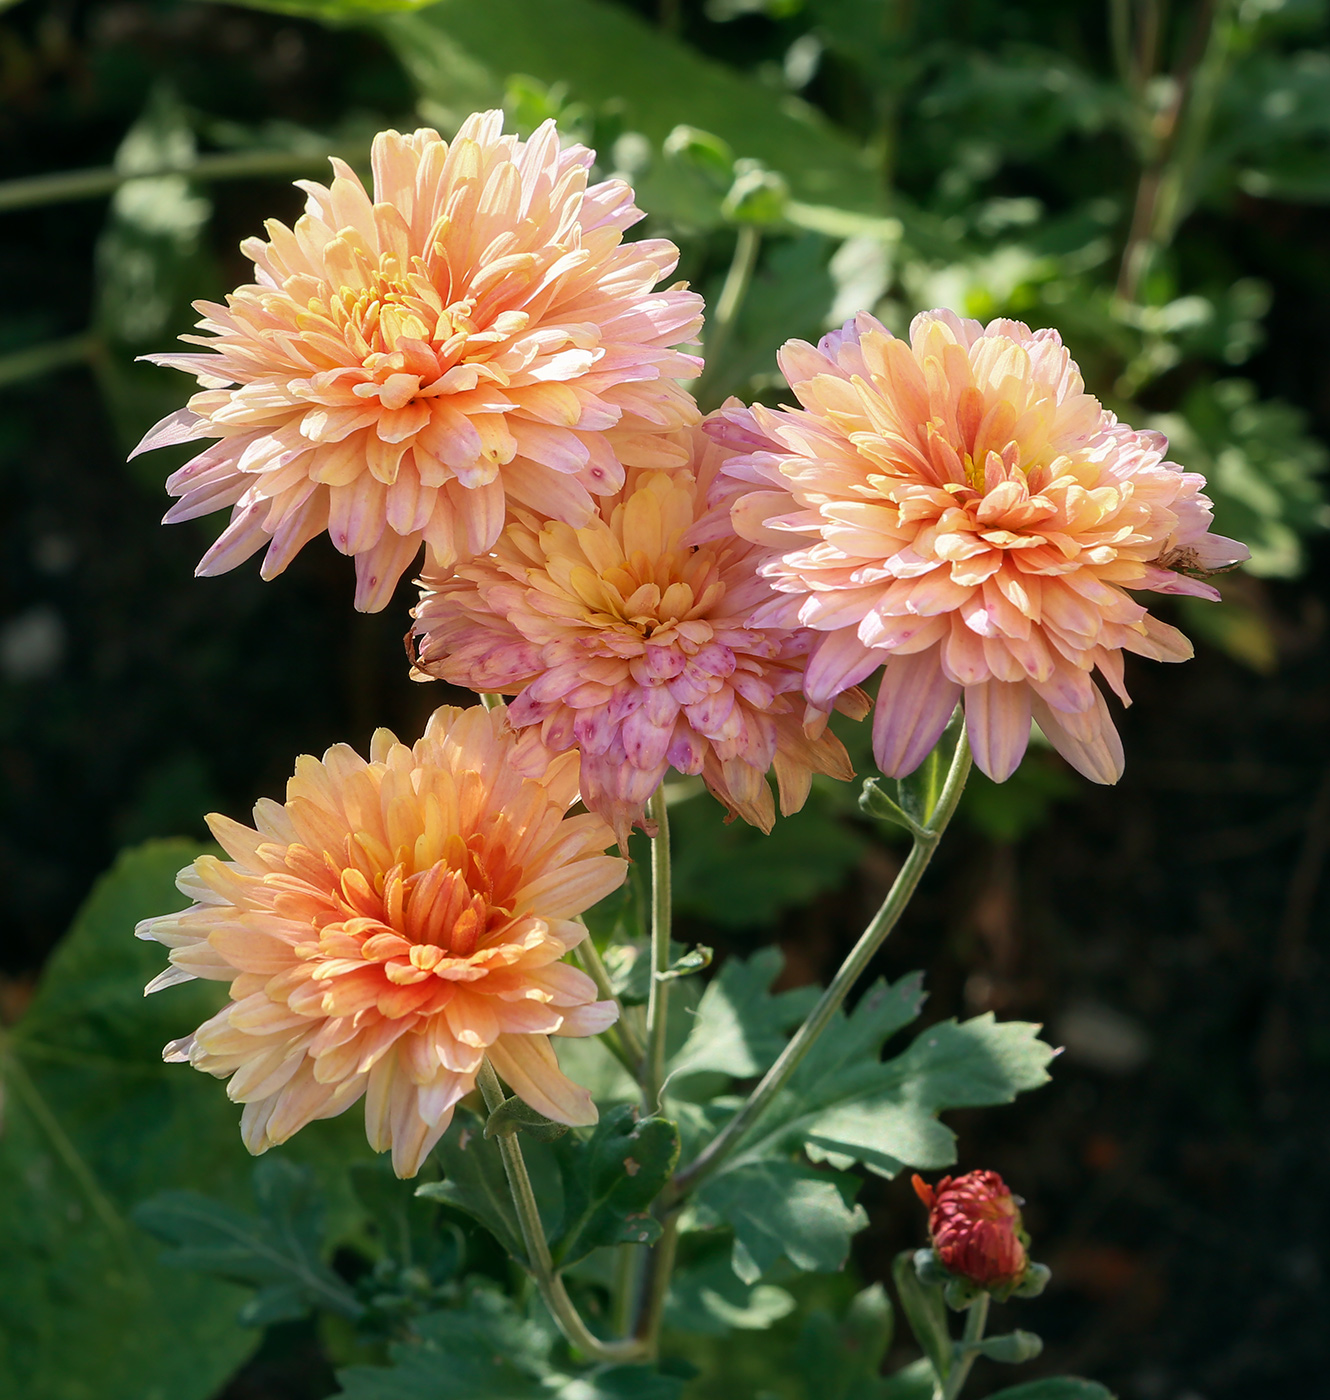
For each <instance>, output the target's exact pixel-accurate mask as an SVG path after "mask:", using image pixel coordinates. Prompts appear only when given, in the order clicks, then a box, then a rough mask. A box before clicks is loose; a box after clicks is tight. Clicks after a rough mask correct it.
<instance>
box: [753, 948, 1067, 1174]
mask: <svg viewBox="0 0 1330 1400" xmlns="http://www.w3.org/2000/svg"><path fill="white" fill-rule="evenodd" d="M921 983H922V978H921V975H920V974H918V973H914V974H911V975H910V976H908V977H904V978H902V979H901V980H900V981H899V982H897V983H895V984H894V985H890V986H889V985H887V984H886V983H877V984H876V985H875V986H873V987H871V988H870V989H869V991H868V992H866V993H865V994H864V996H863V997H862V998H861V999H860V1001H859V1004H858V1005H857V1006H856V1007H855V1008H854V1011H853V1013H852V1014H851V1015H850V1016H849V1017H848V1018H847V1017H846V1016H844V1015H843V1014H837V1016H836V1017H835V1018H833V1020H832V1022H831V1024H830V1025H829V1026H828V1027H827V1029H826V1030H825V1031H824V1032H823V1034H822V1036H821V1038H820V1039H819V1040H818V1041H817V1043H816V1044H815V1045H814V1047H813V1049H812V1050H811V1051H810V1052H809V1054H808V1055H807V1056H806V1057H805V1059H804V1061H803V1063H802V1064H800V1066H799V1068H798V1069H797V1070H796V1071H795V1073H794V1075H793V1076H792V1077H791V1079H790V1082H789V1084H788V1085H786V1087H785V1089H784V1090H783V1091H782V1092H781V1093H780V1094H779V1095H778V1096H777V1098H776V1099H775V1101H774V1102H773V1104H772V1106H771V1108H770V1109H769V1110H768V1112H767V1114H766V1115H765V1116H764V1118H763V1120H762V1130H761V1131H760V1132H759V1134H758V1135H756V1136H754V1137H753V1138H750V1139H749V1142H748V1144H747V1146H746V1148H745V1149H744V1151H743V1153H741V1154H740V1156H739V1158H738V1159H737V1160H739V1161H742V1160H745V1159H746V1158H749V1157H751V1156H757V1155H763V1156H767V1155H772V1154H775V1153H784V1152H788V1151H790V1150H792V1149H794V1148H796V1147H800V1146H802V1147H803V1148H804V1149H805V1150H806V1151H807V1152H808V1154H809V1156H811V1157H812V1158H813V1159H814V1160H815V1161H824V1160H825V1161H828V1162H830V1163H831V1164H832V1165H833V1166H835V1167H838V1168H844V1167H847V1166H849V1165H850V1164H851V1163H852V1162H855V1161H859V1162H862V1163H863V1164H864V1165H865V1166H866V1167H868V1168H869V1170H870V1171H874V1172H877V1173H878V1174H879V1175H882V1176H895V1175H896V1173H897V1172H899V1171H900V1170H901V1168H902V1167H903V1166H906V1165H908V1166H914V1167H944V1166H948V1165H950V1164H951V1163H952V1162H953V1161H954V1160H955V1148H954V1143H955V1136H954V1134H953V1133H952V1132H951V1130H950V1129H949V1128H947V1127H945V1126H944V1125H943V1124H942V1123H940V1122H938V1119H937V1115H938V1114H939V1113H941V1112H943V1111H945V1110H946V1109H949V1108H978V1107H982V1106H986V1105H989V1104H999V1103H1010V1102H1011V1101H1012V1100H1013V1099H1014V1098H1015V1097H1016V1095H1017V1094H1018V1093H1020V1092H1022V1091H1023V1090H1027V1089H1034V1088H1038V1087H1039V1085H1041V1084H1043V1083H1045V1082H1047V1079H1048V1074H1047V1070H1046V1066H1047V1065H1048V1062H1049V1061H1050V1060H1051V1059H1052V1057H1053V1049H1052V1047H1051V1046H1049V1045H1047V1044H1046V1043H1045V1042H1044V1041H1042V1040H1040V1039H1039V1038H1038V1031H1039V1027H1038V1026H1036V1025H1032V1024H1030V1023H1028V1022H1023V1021H1006V1022H998V1021H996V1020H994V1018H993V1015H992V1013H991V1012H986V1013H985V1014H984V1015H982V1016H976V1017H975V1018H974V1019H973V1020H970V1021H965V1022H963V1023H961V1024H959V1025H958V1024H957V1023H956V1022H955V1021H943V1022H941V1023H939V1024H938V1025H935V1026H930V1027H929V1028H928V1029H927V1030H925V1031H924V1032H922V1033H921V1034H920V1035H919V1036H918V1037H917V1038H916V1039H915V1040H914V1042H913V1043H912V1044H911V1045H910V1046H909V1047H908V1048H907V1049H906V1050H905V1051H904V1052H903V1053H902V1054H900V1055H897V1056H896V1057H895V1058H894V1059H890V1060H887V1061H885V1062H884V1061H882V1060H881V1059H880V1058H879V1055H880V1053H881V1048H882V1044H883V1042H884V1041H885V1040H886V1039H887V1038H888V1037H889V1036H891V1035H893V1034H894V1033H895V1032H896V1031H898V1030H900V1029H901V1027H903V1026H905V1025H908V1024H909V1022H910V1021H912V1020H913V1019H914V1018H915V1016H916V1015H917V1014H918V1011H919V1007H920V1005H921V1004H922V1002H923V992H922V986H921Z"/></svg>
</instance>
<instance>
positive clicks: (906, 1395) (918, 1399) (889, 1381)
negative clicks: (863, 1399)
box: [876, 1356, 937, 1400]
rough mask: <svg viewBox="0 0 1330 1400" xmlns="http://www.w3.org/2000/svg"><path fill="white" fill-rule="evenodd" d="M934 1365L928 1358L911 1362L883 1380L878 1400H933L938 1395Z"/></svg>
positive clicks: (922, 1357) (924, 1357)
mask: <svg viewBox="0 0 1330 1400" xmlns="http://www.w3.org/2000/svg"><path fill="white" fill-rule="evenodd" d="M936 1393H937V1392H936V1387H935V1385H934V1379H933V1364H932V1362H930V1361H929V1359H928V1358H927V1357H926V1356H921V1357H920V1358H919V1359H918V1361H911V1362H910V1364H909V1365H908V1366H902V1367H901V1369H900V1370H899V1371H895V1372H893V1373H892V1374H891V1375H889V1376H886V1377H884V1378H883V1381H882V1393H881V1394H880V1395H879V1396H878V1397H876V1400H933V1396H934V1395H935V1394H936Z"/></svg>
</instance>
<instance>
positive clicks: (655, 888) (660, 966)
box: [642, 787, 672, 1113]
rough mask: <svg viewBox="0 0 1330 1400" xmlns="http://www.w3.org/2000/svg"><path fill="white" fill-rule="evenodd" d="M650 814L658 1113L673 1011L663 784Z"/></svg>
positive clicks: (651, 1088) (650, 1048)
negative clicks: (653, 830)
mask: <svg viewBox="0 0 1330 1400" xmlns="http://www.w3.org/2000/svg"><path fill="white" fill-rule="evenodd" d="M647 815H648V816H649V817H650V818H651V820H652V821H653V822H655V824H656V834H655V836H653V837H652V838H651V991H650V993H649V994H648V997H647V1045H646V1060H645V1063H644V1064H643V1066H642V1095H643V1098H644V1099H645V1101H646V1109H647V1112H648V1113H655V1112H656V1111H657V1110H658V1109H659V1108H660V1096H661V1091H662V1090H663V1088H664V1086H665V1036H666V1032H667V1030H668V1028H669V1011H670V983H669V979H668V978H667V977H665V976H664V974H665V973H667V972H668V971H669V970H670V920H671V917H672V914H671V903H670V819H669V814H668V813H667V812H666V810H665V790H664V788H663V787H659V788H657V789H656V792H655V795H654V796H653V797H652V799H651V803H650V805H649V806H648V808H647Z"/></svg>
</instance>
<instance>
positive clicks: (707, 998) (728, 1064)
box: [669, 948, 816, 1091]
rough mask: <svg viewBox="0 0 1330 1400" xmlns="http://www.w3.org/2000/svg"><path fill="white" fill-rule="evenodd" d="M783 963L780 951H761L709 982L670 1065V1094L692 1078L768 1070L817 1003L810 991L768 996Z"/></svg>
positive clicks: (733, 960)
mask: <svg viewBox="0 0 1330 1400" xmlns="http://www.w3.org/2000/svg"><path fill="white" fill-rule="evenodd" d="M783 962H784V958H783V956H782V954H781V951H780V949H779V948H762V949H760V950H759V951H758V952H756V953H754V954H753V956H752V957H751V958H746V959H745V958H730V959H729V960H728V961H727V962H726V964H725V966H724V967H722V968H721V970H720V971H719V972H718V973H717V974H716V976H715V977H713V978H712V980H711V982H710V983H709V984H708V986H707V989H706V991H705V992H703V993H702V1000H701V1001H700V1002H699V1003H698V1007H697V1012H696V1015H695V1017H694V1019H693V1028H692V1030H691V1031H690V1032H689V1034H688V1039H687V1040H685V1041H684V1043H683V1045H682V1046H681V1047H680V1048H679V1052H678V1054H676V1055H675V1056H674V1058H673V1060H671V1062H670V1065H669V1075H670V1085H671V1088H672V1089H675V1090H676V1091H677V1089H678V1088H679V1087H681V1081H684V1080H687V1079H688V1078H690V1077H691V1076H693V1075H699V1074H723V1075H726V1076H729V1077H730V1078H734V1079H749V1078H752V1077H753V1076H755V1075H759V1074H761V1073H762V1072H763V1071H764V1070H766V1069H767V1068H768V1066H769V1065H771V1063H772V1062H773V1061H774V1060H775V1058H776V1056H777V1055H779V1054H780V1052H781V1047H782V1046H783V1045H784V1044H785V1037H786V1035H787V1034H788V1032H789V1031H791V1030H792V1029H793V1028H794V1027H795V1026H797V1025H798V1024H799V1022H800V1021H801V1020H803V1018H804V1017H805V1016H806V1015H807V1014H808V1011H809V1009H810V1007H811V1006H812V1004H813V1001H814V999H815V998H816V992H815V991H814V990H813V988H811V987H799V988H796V989H795V990H794V991H789V992H779V993H777V994H776V995H774V996H773V995H772V993H771V985H772V983H773V982H774V981H775V980H776V978H777V977H778V976H779V975H780V970H781V965H782V963H783Z"/></svg>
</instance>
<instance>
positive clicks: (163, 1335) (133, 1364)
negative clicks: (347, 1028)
mask: <svg viewBox="0 0 1330 1400" xmlns="http://www.w3.org/2000/svg"><path fill="white" fill-rule="evenodd" d="M198 849H199V848H198V847H197V846H196V845H192V844H190V843H188V842H184V841H158V842H151V843H149V844H148V845H146V846H142V847H140V848H138V849H136V850H133V851H130V852H128V853H126V854H125V855H123V856H122V857H121V858H120V860H119V861H118V862H117V864H116V866H115V868H114V869H113V870H112V871H111V872H110V873H109V874H108V875H107V876H105V877H104V878H103V879H102V880H101V881H100V882H99V883H98V885H97V886H96V888H95V889H94V890H93V893H92V895H91V896H90V898H89V900H88V902H87V904H86V905H85V906H84V908H83V910H82V911H81V913H80V914H79V917H78V918H77V919H76V920H75V923H74V926H73V927H72V928H71V929H70V931H69V934H68V935H67V936H66V938H65V940H64V942H62V943H61V945H60V947H59V949H58V951H57V952H56V954H55V956H54V957H53V958H52V959H51V961H50V963H49V964H48V965H47V968H46V971H45V975H44V977H43V980H42V982H41V985H40V987H39V988H38V991H37V994H36V996H35V997H34V999H33V1001H32V1003H31V1005H30V1006H29V1007H28V1009H27V1011H26V1013H25V1014H24V1016H23V1018H22V1020H21V1021H20V1022H19V1023H18V1024H17V1025H16V1026H15V1027H13V1028H12V1030H10V1031H8V1032H7V1033H6V1036H5V1040H4V1043H3V1076H4V1090H5V1116H4V1128H3V1133H2V1134H0V1238H2V1239H3V1240H4V1241H5V1252H6V1258H5V1267H4V1268H3V1269H2V1270H0V1394H3V1395H14V1396H20V1395H22V1396H33V1397H34V1400H36V1397H38V1396H40V1400H208V1397H210V1396H211V1395H212V1394H213V1393H214V1392H215V1391H216V1389H217V1388H218V1387H219V1386H220V1385H221V1383H222V1382H223V1381H224V1380H225V1379H226V1377H227V1376H228V1375H229V1374H230V1373H231V1371H232V1370H234V1369H235V1367H236V1365H237V1364H238V1363H239V1362H240V1361H241V1360H242V1359H243V1358H244V1357H245V1356H246V1355H247V1354H248V1353H249V1352H250V1351H251V1350H252V1349H253V1347H254V1346H255V1344H256V1343H257V1341H258V1336H259V1334H258V1333H256V1332H254V1331H252V1330H249V1329H246V1328H244V1327H241V1326H240V1325H239V1324H238V1323H237V1321H236V1317H237V1313H238V1312H239V1310H240V1308H241V1306H242V1304H243V1303H244V1302H245V1299H246V1295H245V1293H244V1292H243V1291H241V1290H240V1289H237V1288H235V1287H233V1286H231V1285H229V1284H226V1283H222V1282H219V1281H217V1280H214V1279H210V1278H206V1277H204V1276H202V1275H200V1274H196V1273H193V1272H191V1271H186V1270H181V1269H175V1268H172V1267H170V1266H169V1265H168V1264H165V1263H163V1262H162V1260H161V1258H160V1255H161V1246H160V1244H159V1243H158V1241H156V1240H154V1239H153V1238H151V1237H150V1236H149V1235H148V1234H146V1233H145V1232H143V1231H142V1230H140V1229H139V1227H138V1226H137V1225H135V1224H134V1223H133V1222H132V1220H131V1218H130V1211H131V1210H132V1209H133V1207H134V1206H136V1205H137V1204H138V1203H139V1202H141V1201H143V1200H144V1199H145V1198H147V1197H149V1196H153V1195H156V1194H157V1193H158V1192H161V1191H163V1190H167V1189H170V1188H184V1187H190V1188H194V1189H195V1190H199V1189H202V1190H206V1191H207V1192H208V1193H209V1194H212V1195H216V1196H220V1197H222V1198H224V1199H230V1200H234V1201H240V1202H245V1201H247V1198H248V1197H249V1187H248V1178H249V1174H250V1171H251V1161H250V1158H249V1157H248V1155H247V1154H246V1152H245V1151H244V1148H243V1147H242V1146H241V1143H240V1140H239V1132H238V1122H237V1119H238V1109H237V1108H236V1106H235V1105H233V1104H231V1103H230V1102H229V1100H228V1099H227V1098H226V1095H225V1093H224V1092H223V1090H222V1086H221V1085H220V1084H218V1083H216V1082H215V1081H213V1080H211V1079H209V1078H208V1077H206V1076H204V1075H200V1074H197V1073H195V1072H193V1071H191V1070H189V1069H188V1068H187V1067H185V1066H181V1065H167V1064H163V1063H162V1059H161V1048H162V1046H163V1045H164V1044H165V1043H166V1042H167V1041H168V1040H170V1039H173V1038H174V1037H176V1036H178V1035H181V1034H183V1033H185V1032H186V1031H188V1030H189V1029H191V1028H192V1027H193V1026H195V1025H197V1024H199V1022H200V1021H202V1020H204V1019H205V1018H206V1017H207V1016H209V1015H211V1014H212V1012H213V1011H214V1010H215V1009H216V1008H217V1006H218V1005H219V1004H220V1001H221V994H222V990H223V989H222V988H221V987H219V986H218V985H217V984H215V983H190V984H186V985H184V986H181V987H176V988H171V989H168V990H167V991H164V992H161V993H158V994H156V995H154V996H153V997H150V998H148V999H147V1000H146V1001H145V1000H144V997H143V987H144V985H145V984H146V983H147V982H148V981H149V980H150V979H151V978H152V977H153V976H154V975H155V974H156V973H157V972H159V971H160V970H161V968H162V965H163V957H164V950H163V949H162V948H161V947H160V946H159V945H157V944H155V943H144V942H142V941H140V940H138V939H136V938H135V937H134V925H135V923H136V922H137V921H138V920H140V919H142V918H146V917H148V916H149V915H152V914H160V913H164V912H166V911H168V910H170V909H178V908H180V907H181V905H182V904H183V903H184V902H185V901H184V900H183V899H182V897H181V896H180V894H179V893H178V892H177V891H176V890H175V887H174V883H175V875H176V872H177V871H178V870H179V869H180V868H181V867H182V866H183V865H185V864H186V863H187V862H188V861H190V860H191V859H192V858H193V857H194V855H195V854H197V852H198ZM319 1128H332V1131H330V1132H323V1133H320V1132H319V1131H318V1129H319ZM349 1140H350V1141H353V1140H354V1139H353V1137H352V1136H351V1135H350V1134H348V1133H347V1132H346V1130H345V1127H344V1126H343V1125H341V1124H338V1125H337V1126H336V1127H333V1125H324V1124H320V1125H316V1126H315V1131H314V1132H313V1133H312V1134H311V1136H310V1137H309V1138H308V1139H307V1140H306V1141H305V1142H304V1143H302V1144H301V1145H300V1147H299V1149H297V1154H296V1155H302V1156H304V1157H306V1158H308V1159H310V1160H316V1159H320V1158H321V1159H323V1160H324V1161H325V1162H328V1161H332V1162H337V1161H342V1160H349V1159H350V1157H351V1155H352V1153H351V1152H350V1151H348V1150H346V1147H345V1144H346V1143H347V1142H348V1141H349ZM362 1150H363V1149H362ZM330 1175H331V1173H330ZM345 1196H346V1189H345V1187H343V1188H342V1199H343V1200H345Z"/></svg>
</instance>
